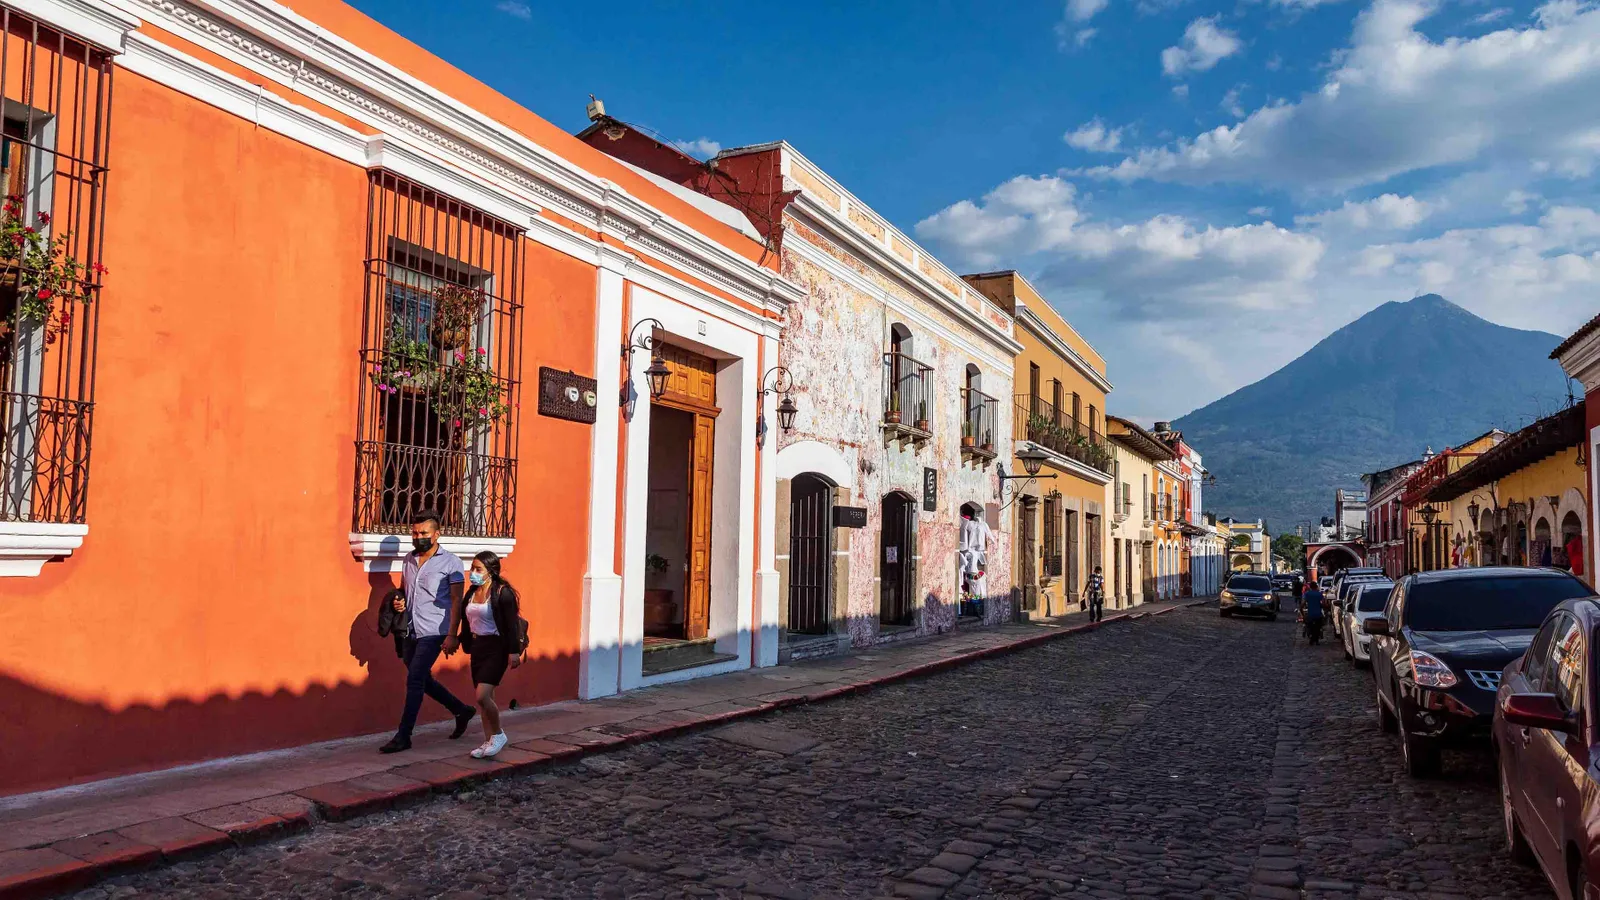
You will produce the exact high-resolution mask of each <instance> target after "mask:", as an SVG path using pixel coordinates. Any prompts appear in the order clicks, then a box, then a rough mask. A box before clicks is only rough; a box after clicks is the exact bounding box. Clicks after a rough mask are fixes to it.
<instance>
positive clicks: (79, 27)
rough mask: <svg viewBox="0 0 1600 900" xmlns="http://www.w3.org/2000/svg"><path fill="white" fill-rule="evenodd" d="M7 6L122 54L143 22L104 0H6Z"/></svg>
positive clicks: (64, 31) (97, 45)
mask: <svg viewBox="0 0 1600 900" xmlns="http://www.w3.org/2000/svg"><path fill="white" fill-rule="evenodd" d="M6 5H7V6H9V7H11V8H12V9H14V10H16V11H17V12H19V13H22V14H23V15H25V16H27V17H29V18H32V19H38V20H39V21H40V22H43V23H44V24H46V25H49V26H50V27H51V28H55V29H58V30H60V31H62V32H63V33H66V34H70V35H72V36H73V37H77V38H82V39H83V40H85V41H88V42H89V43H91V44H94V45H95V46H96V47H100V48H102V49H105V50H110V51H111V52H112V53H121V52H122V51H123V50H124V46H125V45H124V41H126V40H127V37H128V34H129V32H132V31H134V30H135V29H137V28H138V27H139V26H140V25H141V24H142V23H141V22H140V21H139V19H138V17H136V16H132V15H129V14H128V13H126V12H123V11H122V10H120V9H117V8H116V7H114V6H112V5H111V4H109V3H106V2H105V0H6Z"/></svg>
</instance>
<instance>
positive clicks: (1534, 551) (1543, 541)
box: [1528, 516, 1554, 566]
mask: <svg viewBox="0 0 1600 900" xmlns="http://www.w3.org/2000/svg"><path fill="white" fill-rule="evenodd" d="M1550 536H1551V535H1550V520H1549V519H1546V518H1545V517H1544V516H1540V517H1539V520H1538V521H1537V522H1534V523H1533V543H1531V544H1529V545H1528V565H1530V566H1548V565H1550V564H1551V562H1552V561H1553V558H1552V556H1551V553H1550V551H1551V550H1553V549H1554V545H1553V544H1552V543H1551V540H1550Z"/></svg>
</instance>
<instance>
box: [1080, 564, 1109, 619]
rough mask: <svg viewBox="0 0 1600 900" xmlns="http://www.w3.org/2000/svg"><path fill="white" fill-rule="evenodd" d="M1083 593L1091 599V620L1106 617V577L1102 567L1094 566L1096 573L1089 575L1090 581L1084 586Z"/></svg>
mask: <svg viewBox="0 0 1600 900" xmlns="http://www.w3.org/2000/svg"><path fill="white" fill-rule="evenodd" d="M1083 595H1084V597H1086V598H1088V600H1089V621H1091V622H1098V621H1100V620H1101V619H1102V618H1104V617H1105V611H1106V579H1105V576H1103V575H1101V574H1100V567H1099V566H1095V567H1094V574H1092V575H1090V576H1089V581H1088V582H1087V583H1085V584H1084V586H1083Z"/></svg>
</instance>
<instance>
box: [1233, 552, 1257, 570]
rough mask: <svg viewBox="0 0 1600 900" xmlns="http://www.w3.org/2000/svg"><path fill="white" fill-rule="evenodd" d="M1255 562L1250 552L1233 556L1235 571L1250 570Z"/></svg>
mask: <svg viewBox="0 0 1600 900" xmlns="http://www.w3.org/2000/svg"><path fill="white" fill-rule="evenodd" d="M1254 564H1255V560H1253V559H1251V558H1250V554H1248V553H1238V554H1235V555H1234V557H1233V571H1235V572H1248V571H1250V567H1251V566H1252V565H1254Z"/></svg>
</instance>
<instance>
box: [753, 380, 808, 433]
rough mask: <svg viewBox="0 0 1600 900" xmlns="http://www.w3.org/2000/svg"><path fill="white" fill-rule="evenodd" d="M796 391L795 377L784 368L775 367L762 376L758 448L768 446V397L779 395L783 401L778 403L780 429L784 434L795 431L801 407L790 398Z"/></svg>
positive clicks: (758, 405)
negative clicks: (796, 419) (796, 416)
mask: <svg viewBox="0 0 1600 900" xmlns="http://www.w3.org/2000/svg"><path fill="white" fill-rule="evenodd" d="M792 390H794V376H792V375H791V374H789V370H788V369H786V368H784V367H783V366H774V367H772V368H770V369H768V370H767V374H765V375H763V376H761V391H760V393H758V394H756V446H757V447H765V446H766V444H767V395H768V394H777V395H778V396H779V397H782V398H783V399H782V400H780V401H778V427H779V428H782V429H783V433H784V434H788V433H789V432H791V431H793V430H794V417H795V414H796V413H798V412H800V407H799V405H798V404H796V403H795V402H794V400H793V398H791V397H790V396H789V392H790V391H792Z"/></svg>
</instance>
